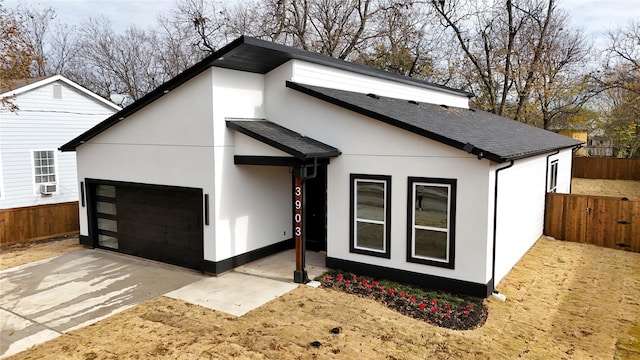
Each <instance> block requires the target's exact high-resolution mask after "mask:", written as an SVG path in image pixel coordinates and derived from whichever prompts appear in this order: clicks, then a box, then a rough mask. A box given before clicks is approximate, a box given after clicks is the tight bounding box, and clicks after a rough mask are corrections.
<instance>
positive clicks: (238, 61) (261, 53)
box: [60, 36, 473, 151]
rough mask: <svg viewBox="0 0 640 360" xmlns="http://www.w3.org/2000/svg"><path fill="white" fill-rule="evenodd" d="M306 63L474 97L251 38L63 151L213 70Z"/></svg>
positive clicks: (192, 69)
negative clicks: (289, 62) (294, 60)
mask: <svg viewBox="0 0 640 360" xmlns="http://www.w3.org/2000/svg"><path fill="white" fill-rule="evenodd" d="M293 59H297V60H304V61H307V62H310V63H314V64H319V65H324V66H329V67H332V68H335V69H341V70H346V71H350V72H354V73H358V74H364V75H369V76H373V77H376V78H379V79H387V80H392V81H395V82H399V83H404V84H410V85H413V86H418V87H422V88H426V89H433V90H437V91H442V92H446V93H450V94H456V95H459V96H467V97H471V96H472V95H473V94H471V93H469V92H466V91H462V90H457V89H453V88H450V87H447V86H442V85H438V84H434V83H430V82H428V81H424V80H421V79H416V78H410V77H407V76H402V75H398V74H393V73H390V72H386V71H382V70H378V69H374V68H370V67H367V66H363V65H359V64H354V63H350V62H348V61H344V60H340V59H335V58H332V57H329V56H326V55H322V54H318V53H313V52H310V51H304V50H300V49H296V48H293V47H290V46H285V45H280V44H276V43H272V42H269V41H264V40H259V39H255V38H251V37H247V36H241V37H239V38H238V39H236V40H234V41H232V42H231V43H229V44H227V45H226V46H224V47H223V48H221V49H220V50H218V51H216V52H214V53H213V54H211V55H209V56H207V57H206V58H204V59H203V60H202V61H200V62H198V63H197V64H195V65H193V66H192V67H190V68H188V69H187V70H185V71H183V72H182V73H180V74H178V76H176V77H174V78H172V79H171V80H169V81H167V82H166V83H164V84H162V85H160V86H159V87H158V88H156V89H155V90H153V91H151V92H150V93H148V94H146V95H145V96H143V97H142V98H140V99H138V100H136V101H135V102H134V103H133V104H131V105H129V106H127V107H126V108H124V109H122V110H121V111H119V112H117V113H116V114H114V115H113V116H111V117H109V118H108V119H106V120H104V121H103V122H101V123H99V124H97V125H96V126H94V127H93V128H91V129H89V130H87V131H86V132H85V133H83V134H81V135H79V136H78V137H76V138H75V139H73V140H71V141H69V142H68V143H66V144H64V145H62V146H61V147H60V150H62V151H75V149H76V147H78V146H80V145H81V144H82V143H84V142H86V141H88V140H90V139H92V138H93V137H94V136H96V135H98V134H100V133H101V132H103V131H105V130H107V129H108V128H110V127H111V126H113V125H115V124H117V123H118V122H120V121H122V120H125V119H126V118H127V117H128V116H131V115H133V114H134V113H136V112H137V111H138V110H140V109H142V108H144V107H145V106H147V105H149V104H151V103H152V102H154V101H156V100H157V99H159V98H160V97H162V96H163V95H165V94H167V93H169V92H171V91H173V90H174V89H175V88H177V87H179V86H180V85H182V84H184V83H185V82H187V81H189V80H190V79H192V78H194V77H195V76H197V75H198V74H200V73H202V72H203V71H205V70H206V69H208V68H210V67H221V68H226V69H233V70H240V71H247V72H252V73H258V74H266V73H268V72H269V71H271V70H273V69H275V68H277V67H278V66H280V65H282V64H284V63H286V62H288V61H289V60H293Z"/></svg>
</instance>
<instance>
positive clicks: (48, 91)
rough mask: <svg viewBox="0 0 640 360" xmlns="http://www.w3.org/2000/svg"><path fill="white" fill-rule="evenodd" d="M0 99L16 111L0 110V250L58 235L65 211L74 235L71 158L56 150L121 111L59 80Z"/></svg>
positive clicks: (19, 86)
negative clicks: (8, 245) (8, 246)
mask: <svg viewBox="0 0 640 360" xmlns="http://www.w3.org/2000/svg"><path fill="white" fill-rule="evenodd" d="M0 99H5V100H6V101H9V102H10V103H11V104H12V107H16V108H15V110H14V111H11V110H10V108H9V107H8V106H2V107H0V212H1V213H2V216H0V220H1V221H2V222H3V223H2V228H3V230H2V232H1V234H0V235H2V244H7V243H11V242H19V241H24V240H29V239H37V238H44V237H51V236H55V235H60V231H59V229H60V228H61V227H60V224H61V223H64V222H68V221H67V220H68V216H66V215H65V213H67V212H68V211H69V209H72V210H73V212H74V213H73V214H74V216H73V217H74V218H75V219H76V224H75V225H74V227H75V232H77V231H78V224H77V216H75V212H76V209H77V201H78V185H77V184H78V181H77V177H76V156H75V153H61V152H59V151H58V147H59V146H60V144H63V143H64V142H66V141H68V140H69V139H70V138H73V137H75V136H78V135H79V134H82V133H83V132H84V131H86V130H88V129H90V128H91V127H93V126H95V125H96V124H98V123H99V122H101V121H103V120H104V119H106V118H108V117H109V116H111V115H113V114H114V113H115V112H117V111H118V110H120V108H119V107H118V106H116V105H115V104H113V103H111V102H109V101H107V100H105V99H103V98H101V97H100V96H98V95H96V94H94V93H92V92H91V91H89V90H87V89H85V88H83V87H81V86H80V85H78V84H76V83H74V82H72V81H70V80H68V79H66V78H65V77H63V76H60V75H56V76H51V77H48V78H41V79H30V80H28V81H19V82H17V83H16V84H15V86H14V87H13V88H11V89H0ZM58 215H60V216H62V217H64V219H60V218H57V216H58ZM36 218H37V221H36V220H34V219H36Z"/></svg>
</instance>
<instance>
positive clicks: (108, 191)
mask: <svg viewBox="0 0 640 360" xmlns="http://www.w3.org/2000/svg"><path fill="white" fill-rule="evenodd" d="M117 215H118V212H117V209H116V187H115V186H113V185H97V186H96V218H97V221H98V244H99V245H100V246H102V247H107V248H110V249H117V248H118V219H117Z"/></svg>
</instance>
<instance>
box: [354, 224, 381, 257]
mask: <svg viewBox="0 0 640 360" xmlns="http://www.w3.org/2000/svg"><path fill="white" fill-rule="evenodd" d="M356 236H357V237H356V246H357V247H360V248H368V249H373V250H380V251H382V250H384V225H382V224H371V223H367V222H362V221H358V222H357V228H356Z"/></svg>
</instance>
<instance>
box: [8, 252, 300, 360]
mask: <svg viewBox="0 0 640 360" xmlns="http://www.w3.org/2000/svg"><path fill="white" fill-rule="evenodd" d="M281 256H282V255H281ZM289 273H290V274H292V273H293V272H289ZM296 287H297V284H293V283H292V282H285V281H278V280H274V279H268V278H264V277H261V276H256V275H255V274H253V275H252V274H247V273H242V272H236V271H231V272H228V273H225V274H222V275H220V276H217V277H213V276H207V275H202V274H200V273H198V272H196V271H193V270H189V269H185V268H181V267H176V266H171V265H167V264H163V263H158V262H153V261H147V260H144V259H139V258H135V257H130V256H125V255H121V254H116V253H112V252H109V251H104V250H96V249H87V250H81V251H76V252H73V253H69V254H65V255H62V256H59V257H56V258H53V259H48V260H43V261H39V262H35V263H30V264H26V265H23V266H18V267H14V268H10V269H6V270H3V271H0V333H1V335H0V358H2V357H6V356H9V355H12V354H15V353H18V352H20V351H23V350H26V349H28V348H30V347H31V346H33V345H36V344H39V343H42V342H45V341H48V340H51V339H53V338H56V337H58V336H60V335H61V334H63V333H66V332H68V331H71V330H74V329H78V328H81V327H84V326H87V325H90V324H92V323H95V322H97V321H99V320H101V319H104V318H106V317H108V316H111V315H113V314H115V313H118V312H121V311H123V310H126V309H128V308H130V307H132V306H135V305H136V304H138V303H140V302H143V301H145V300H149V299H152V298H155V297H157V296H160V295H166V296H169V297H174V298H177V299H181V300H183V301H187V302H190V303H193V304H198V305H201V306H205V307H209V308H211V309H214V310H218V311H223V312H227V313H230V314H232V315H236V316H241V315H243V314H245V313H246V312H248V311H250V310H252V309H254V308H256V307H258V306H261V305H262V304H264V303H266V302H268V301H270V300H272V299H274V298H276V297H278V296H280V295H282V294H284V293H286V292H288V291H291V290H292V289H294V288H296ZM230 288H232V289H235V290H234V291H229V289H230Z"/></svg>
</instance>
